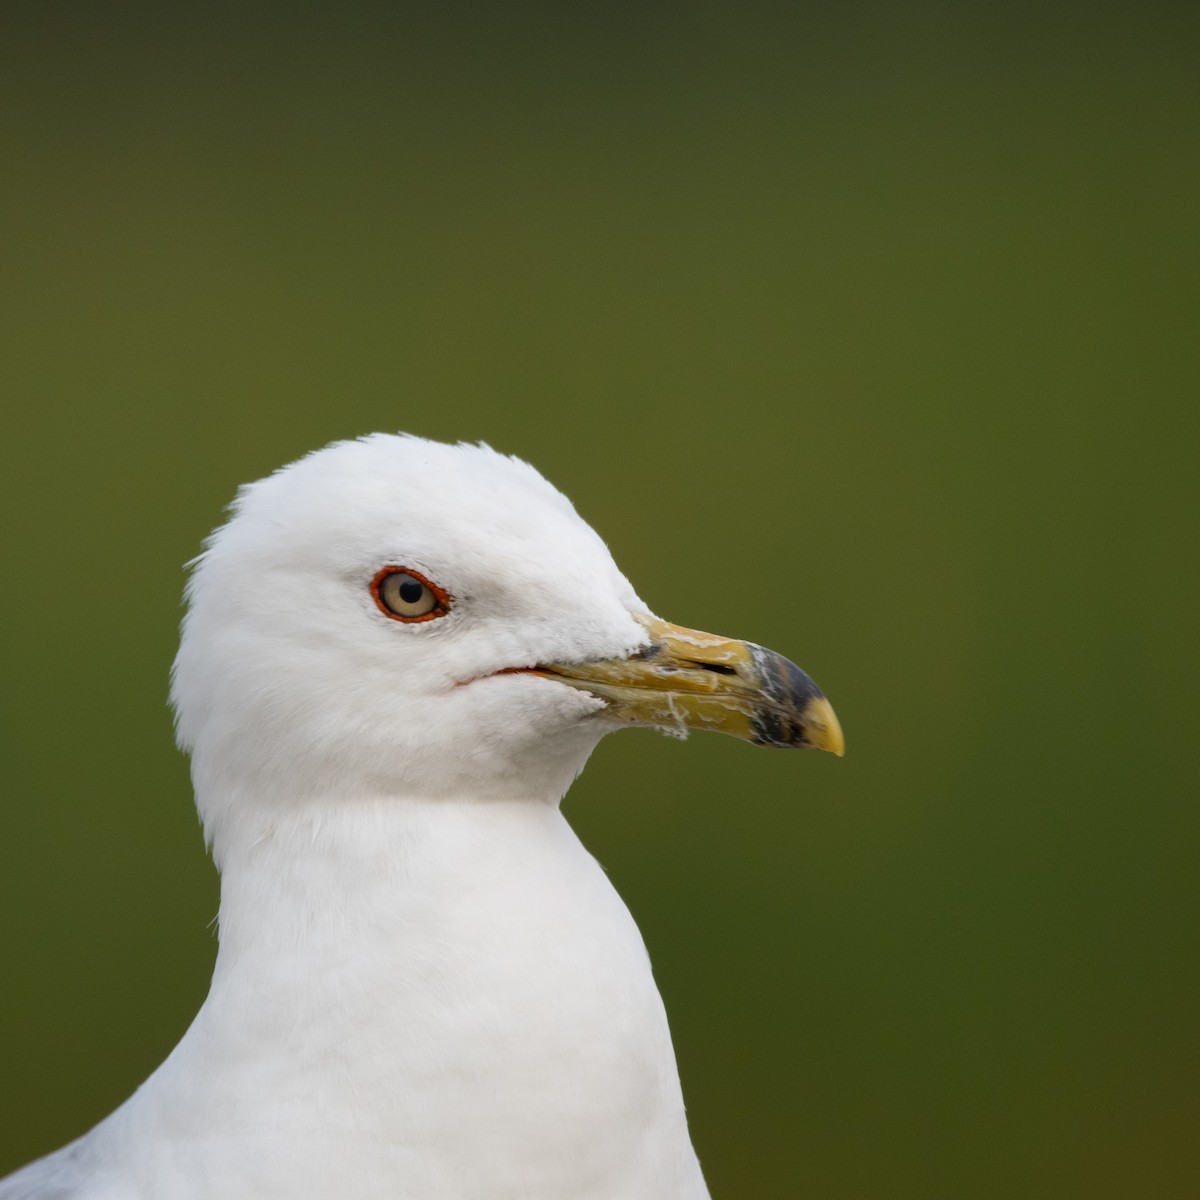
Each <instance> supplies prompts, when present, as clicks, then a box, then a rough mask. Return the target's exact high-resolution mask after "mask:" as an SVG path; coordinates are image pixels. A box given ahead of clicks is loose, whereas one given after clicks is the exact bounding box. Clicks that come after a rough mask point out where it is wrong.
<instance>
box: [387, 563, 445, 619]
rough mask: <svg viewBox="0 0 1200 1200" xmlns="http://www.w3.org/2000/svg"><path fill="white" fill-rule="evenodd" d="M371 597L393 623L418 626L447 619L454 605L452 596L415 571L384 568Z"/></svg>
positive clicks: (399, 567)
mask: <svg viewBox="0 0 1200 1200" xmlns="http://www.w3.org/2000/svg"><path fill="white" fill-rule="evenodd" d="M371 595H372V596H373V597H374V600H375V605H376V607H377V608H378V609H379V611H380V612H381V613H383V615H384V616H385V617H387V618H389V619H390V620H392V621H401V622H403V623H404V624H405V625H418V624H420V623H421V622H422V621H436V620H437V619H438V617H444V616H445V615H446V614H447V613H448V612H449V611H450V606H451V604H452V603H453V599H452V598H451V596H450V593H449V592H447V591H446V590H445V588H441V587H438V585H437V584H436V583H434V582H433V580H432V579H426V578H425V576H424V575H422V574H421V572H420V571H414V570H413V569H412V567H401V566H397V565H392V566H387V567H383V568H381V569H380V570H379V571H377V572H376V573H375V578H374V579H372V580H371Z"/></svg>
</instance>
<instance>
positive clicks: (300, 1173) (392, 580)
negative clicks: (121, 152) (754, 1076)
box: [0, 435, 842, 1200]
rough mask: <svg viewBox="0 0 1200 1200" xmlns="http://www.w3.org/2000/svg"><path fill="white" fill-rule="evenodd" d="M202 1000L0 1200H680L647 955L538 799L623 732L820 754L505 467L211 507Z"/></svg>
mask: <svg viewBox="0 0 1200 1200" xmlns="http://www.w3.org/2000/svg"><path fill="white" fill-rule="evenodd" d="M171 698H172V703H173V705H174V708H175V712H176V718H177V729H178V737H179V743H180V745H181V746H182V747H183V748H184V749H185V750H186V751H188V752H190V754H191V760H192V777H193V781H194V784H195V790H196V804H197V807H198V809H199V812H200V816H201V819H202V821H203V824H204V831H205V835H206V838H207V840H208V842H209V844H210V845H211V847H212V852H213V856H214V859H215V861H216V864H217V866H218V868H219V870H220V872H221V902H220V915H219V930H220V945H219V951H218V955H217V962H216V966H215V969H214V972H213V980H212V985H211V989H210V991H209V994H208V997H207V999H206V1000H205V1002H204V1004H203V1006H202V1007H201V1009H200V1011H199V1013H198V1014H197V1016H196V1018H195V1021H194V1022H193V1024H192V1025H191V1027H190V1028H189V1029H188V1031H187V1033H186V1034H185V1035H184V1037H183V1039H182V1040H181V1041H180V1043H179V1045H178V1046H176V1048H175V1049H174V1051H173V1052H172V1053H171V1054H170V1056H169V1057H168V1058H167V1060H166V1061H165V1062H164V1063H163V1064H162V1066H161V1067H159V1069H158V1070H157V1071H155V1072H154V1074H153V1075H151V1077H150V1078H149V1079H148V1080H147V1081H146V1083H145V1084H143V1085H142V1087H141V1088H140V1089H139V1090H138V1091H137V1092H136V1093H135V1094H134V1095H133V1096H132V1097H131V1098H130V1099H129V1100H128V1101H126V1103H125V1104H124V1105H122V1106H121V1107H120V1108H119V1109H117V1111H116V1112H115V1113H113V1114H112V1115H111V1116H109V1117H108V1118H107V1119H106V1120H104V1121H103V1122H101V1123H100V1124H99V1125H98V1126H96V1127H95V1128H94V1129H93V1130H91V1132H89V1133H87V1134H85V1135H84V1136H83V1137H81V1138H79V1139H78V1140H77V1141H75V1142H73V1143H72V1144H70V1145H69V1146H67V1147H65V1148H64V1149H62V1150H60V1151H58V1152H57V1153H55V1154H51V1155H49V1156H48V1157H46V1158H43V1159H41V1160H39V1161H37V1162H35V1163H33V1164H31V1165H30V1166H28V1167H26V1168H24V1169H23V1170H21V1171H18V1172H17V1173H16V1174H15V1175H11V1176H9V1177H8V1178H7V1179H6V1180H4V1181H2V1182H0V1200H34V1198H37V1200H218V1198H219V1200H234V1198H239V1200H240V1198H250V1197H253V1198H255V1200H317V1198H320V1200H376V1198H378V1200H383V1198H385V1197H386V1200H696V1198H701V1197H705V1196H707V1195H708V1193H707V1190H706V1188H705V1184H704V1180H703V1178H702V1175H701V1172H700V1167H699V1164H698V1162H697V1159H696V1155H695V1153H694V1151H693V1149H692V1145H691V1141H690V1139H689V1136H688V1131H687V1124H686V1120H685V1116H684V1108H683V1099H682V1096H681V1094H680V1087H679V1077H678V1072H677V1070H676V1066H675V1057H674V1053H673V1050H672V1048H671V1039H670V1034H669V1032H668V1029H667V1022H666V1017H665V1015H664V1012H663V1006H662V1002H661V1000H660V998H659V995H658V991H657V989H656V987H655V984H654V980H653V977H652V975H651V971H650V965H649V962H648V959H647V956H646V951H645V948H644V946H643V943H642V939H641V937H640V935H639V933H638V930H637V927H636V926H635V925H634V923H633V920H632V918H631V917H630V915H629V912H628V910H627V909H626V908H625V906H624V904H622V902H621V900H620V898H619V897H618V896H617V894H616V892H615V891H614V890H613V888H612V886H611V885H610V884H609V882H608V879H607V877H606V876H605V875H604V872H603V871H602V870H601V869H600V867H599V866H598V865H597V863H596V862H595V860H594V859H593V858H592V857H591V856H590V855H589V854H588V853H587V851H586V850H584V848H583V847H582V845H581V844H580V843H579V841H578V840H577V839H576V837H575V835H574V834H573V833H572V831H571V829H570V828H569V827H568V825H567V823H566V821H565V820H564V819H563V817H562V815H561V813H560V811H559V802H560V800H561V798H562V796H563V793H564V792H565V791H566V789H567V787H568V786H569V784H570V783H571V781H572V779H574V777H575V776H576V775H577V774H578V773H579V771H580V770H581V769H582V768H583V765H584V763H585V762H586V760H587V758H588V755H589V754H590V753H591V751H592V749H593V747H594V746H595V745H596V743H597V742H598V741H599V739H600V738H601V737H602V736H603V735H604V734H605V733H606V732H608V731H610V730H612V729H615V728H617V727H619V726H621V725H628V724H641V725H652V726H659V727H662V728H666V729H668V730H687V729H689V728H702V729H714V730H719V731H723V732H726V733H732V734H734V735H735V736H738V737H741V738H744V739H746V740H748V741H751V742H757V743H760V744H767V745H776V746H815V747H818V748H820V749H824V750H831V751H833V752H835V753H838V754H840V753H841V751H842V735H841V730H840V729H839V727H838V723H837V719H836V717H835V716H834V714H833V710H832V709H831V708H830V706H829V704H828V702H827V701H826V700H825V698H824V697H823V696H822V695H821V693H820V691H819V690H818V689H817V688H816V686H815V685H814V684H813V683H812V681H811V680H810V679H809V678H808V677H807V676H806V675H805V674H804V673H803V672H802V671H800V669H799V668H798V667H796V666H794V665H793V664H792V663H790V662H788V661H787V660H786V659H784V658H782V657H780V656H779V655H777V654H773V653H772V652H770V651H767V650H764V649H762V648H761V647H758V646H754V645H751V644H749V643H745V642H739V641H733V640H730V639H726V638H719V637H715V636H712V635H710V634H703V633H697V632H694V631H691V630H686V629H682V628H679V627H677V626H674V625H670V624H668V623H667V622H665V621H662V620H660V619H658V618H657V617H654V616H652V615H651V614H650V611H649V609H648V608H647V607H646V605H644V604H643V603H642V602H641V601H640V600H639V599H638V597H637V595H636V594H635V593H634V590H633V588H632V587H631V586H630V585H629V583H628V582H627V581H626V579H625V578H624V576H623V575H622V574H621V573H620V571H619V570H618V569H617V567H616V565H615V564H614V562H613V560H612V557H611V556H610V554H609V552H608V550H607V548H606V547H605V545H604V543H603V542H602V541H601V540H600V538H599V537H598V536H597V535H596V534H595V533H594V532H593V531H592V529H591V528H590V527H589V526H588V525H586V524H585V523H584V522H583V521H582V520H581V519H580V518H579V517H578V516H577V515H576V513H575V510H574V509H573V508H572V506H571V504H570V502H569V501H568V500H567V499H566V498H565V497H564V496H563V495H562V494H561V493H559V492H558V491H556V490H555V489H554V488H553V487H552V486H551V485H550V484H549V483H547V482H546V481H545V480H544V479H543V478H542V477H541V476H540V475H539V474H538V473H537V472H536V471H535V470H534V469H533V468H532V467H530V466H528V465H527V464H525V463H523V462H520V461H519V460H517V459H514V458H508V457H505V456H503V455H501V454H498V453H496V452H494V451H492V450H491V449H489V448H488V447H486V446H468V445H458V446H447V445H441V444H439V443H434V442H428V441H424V440H422V439H419V438H414V437H406V436H391V435H375V436H372V437H368V438H364V439H361V440H358V441H352V442H339V443H336V444H334V445H332V446H329V447H326V448H325V449H324V450H320V451H317V452H316V453H314V454H311V455H309V456H308V457H306V458H303V459H301V460H300V461H299V462H296V463H293V464H292V465H291V466H289V467H285V468H283V469H282V470H280V471H278V472H276V473H275V474H273V475H271V476H269V477H268V478H266V479H264V480H261V481H260V482H258V483H255V484H252V485H249V486H247V487H245V488H243V489H242V490H241V492H240V493H239V495H238V498H237V500H236V502H235V504H234V506H233V513H232V516H231V518H230V520H229V521H228V522H227V523H226V524H225V525H224V526H223V527H221V528H220V529H218V530H217V531H216V532H215V533H214V534H213V535H212V537H211V538H210V539H209V540H208V541H207V543H206V546H205V549H204V552H203V553H202V554H201V555H200V557H199V558H198V559H197V560H196V562H195V564H194V568H193V571H192V574H191V578H190V582H189V585H188V611H187V615H186V616H185V618H184V622H183V634H182V639H181V643H180V648H179V654H178V657H177V658H176V660H175V666H174V671H173V677H172V689H171Z"/></svg>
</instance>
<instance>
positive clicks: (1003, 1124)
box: [0, 2, 1200, 1200]
mask: <svg viewBox="0 0 1200 1200" xmlns="http://www.w3.org/2000/svg"><path fill="white" fill-rule="evenodd" d="M1198 13H1200V10H1198V9H1197V8H1196V7H1195V6H1191V5H1184V4H1179V5H1177V6H1172V5H1168V4H1162V3H1153V2H1151V3H1144V2H1143V3H1137V4H1134V3H1127V4H1103V3H1101V4H1094V3H1092V4H1087V5H1084V4H1075V5H1048V4H1044V3H1037V4H1034V3H1030V4H1028V5H1014V4H1008V5H1001V6H985V5H965V4H951V3H936V2H929V3H919V4H900V5H889V4H882V3H880V4H871V3H853V2H852V3H848V4H839V5H832V4H830V5H815V4H813V5H798V4H776V5H767V4H757V3H751V4H741V5H736V6H734V5H730V6H728V7H721V6H716V5H683V4H681V5H671V6H667V5H663V6H658V5H647V6H641V5H621V4H612V3H606V4H594V5H592V4H587V5H568V6H552V5H545V6H542V7H538V6H529V5H526V6H510V5H495V6H489V7H484V6H477V7H468V8H464V7H455V6H453V5H450V6H436V7H435V6H428V7H426V6H418V5H400V6H396V5H391V4H383V3H379V4H364V3H355V4H350V5H345V6H332V5H330V6H328V7H327V8H326V9H325V10H323V11H322V10H320V9H318V8H315V7H311V6H309V7H305V6H294V7H286V8H285V7H284V6H278V7H275V8H272V7H269V6H268V7H262V6H255V5H242V6H229V7H226V8H221V7H214V6H212V5H193V6H190V7H189V6H183V5H171V6H162V7H156V6H153V5H139V4H121V3H109V4H104V5H96V6H86V5H78V4H66V5H22V4H11V3H10V4H6V5H5V6H4V7H3V16H2V17H0V21H2V23H3V29H2V31H0V56H2V58H3V63H2V69H0V104H2V108H0V125H2V132H3V163H2V167H0V176H2V179H0V218H2V229H3V235H2V238H0V306H2V311H0V380H2V387H3V392H4V431H5V438H4V470H3V477H2V479H0V500H2V505H0V528H2V530H3V546H2V551H3V562H4V609H3V610H4V620H3V622H2V623H0V634H2V637H3V642H4V644H3V661H4V664H5V676H4V678H5V686H4V688H3V692H2V694H3V704H4V717H3V755H2V760H3V761H2V768H3V774H2V779H0V795H2V803H0V888H2V889H3V892H2V897H0V899H2V903H3V908H2V912H3V927H2V930H0V971H2V986H0V1080H2V1084H0V1169H3V1168H7V1167H10V1166H15V1165H16V1164H17V1163H19V1162H21V1161H23V1160H25V1159H27V1158H29V1157H32V1156H33V1155H35V1154H39V1153H42V1152H44V1151H47V1150H49V1149H51V1148H53V1147H55V1146H56V1145H58V1144H60V1143H62V1142H63V1141H65V1140H67V1139H69V1138H71V1137H73V1136H75V1135H77V1134H78V1133H81V1132H82V1131H83V1130H84V1129H86V1128H87V1127H89V1126H90V1125H91V1124H92V1123H93V1122H95V1121H96V1120H97V1119H99V1118H100V1117H102V1116H103V1115H104V1114H105V1113H107V1112H108V1111H109V1110H110V1109H112V1108H113V1107H114V1106H115V1105H116V1104H117V1103H119V1102H120V1101H121V1100H122V1099H123V1098H124V1097H125V1096H126V1095H127V1094H128V1093H129V1092H130V1091H131V1090H132V1089H133V1088H134V1087H135V1086H136V1085H137V1084H138V1083H139V1082H140V1081H141V1080H142V1079H143V1078H144V1077H145V1076H146V1075H147V1074H148V1073H149V1071H150V1070H152V1069H153V1067H154V1066H155V1065H156V1064H157V1063H158V1062H159V1061H160V1060H161V1058H162V1057H163V1056H164V1054H165V1053H166V1052H167V1051H168V1050H169V1048H170V1047H171V1046H172V1045H173V1044H174V1042H175V1041H176V1039H177V1038H178V1037H179V1036H180V1034H181V1033H182V1031H183V1030H184V1029H185V1027H186V1026H187V1023H188V1021H189V1019H190V1018H191V1016H192V1014H193V1013H194V1011H195V1009H196V1008H197V1006H198V1005H199V1003H200V1001H201V1000H202V998H203V996H204V993H205V989H206V984H207V980H208V974H209V971H210V968H211V963H212V959H213V955H214V952H215V941H214V933H213V930H212V928H211V927H210V922H211V920H212V918H213V915H214V913H215V911H216V898H217V887H216V877H215V873H214V872H213V869H212V867H211V864H210V863H209V862H208V861H207V859H206V857H205V855H204V852H203V848H202V844H201V837H200V833H199V830H198V827H197V824H196V820H195V816H194V812H193V810H192V803H191V795H190V788H189V783H188V777H187V766H186V763H185V761H184V760H183V758H182V757H181V756H180V755H179V754H178V753H177V752H176V751H175V750H174V748H173V745H172V739H171V726H170V719H169V716H168V713H167V711H166V708H165V704H164V700H165V692H166V680H167V670H168V667H169V664H170V661H171V657H172V654H173V652H174V646H175V640H176V630H177V622H178V618H179V615H180V610H179V595H180V591H181V587H182V583H183V572H182V564H183V563H184V562H185V561H186V560H187V559H188V558H190V557H191V556H192V555H193V554H195V553H196V552H197V550H198V547H199V544H200V539H201V538H202V537H203V535H204V534H205V533H206V532H207V531H208V530H209V529H210V528H211V527H212V526H213V525H214V524H216V523H217V522H218V521H219V520H220V517H221V510H222V506H223V505H224V504H225V503H227V502H228V500H229V499H230V498H231V496H232V493H233V490H234V487H235V485H237V484H238V483H240V482H242V481H245V480H249V479H253V478H257V477H259V476H261V475H262V474H264V473H266V472H267V471H269V470H271V469H272V468H274V467H276V466H278V465H280V464H282V463H284V462H287V461H289V460H290V459H292V458H295V457H297V456H298V455H300V454H302V453H303V452H305V451H307V450H310V449H312V448H315V447H317V446H320V445H322V444H324V443H325V442H328V441H330V440H332V439H334V438H338V437H345V436H352V435H356V434H360V433H364V432H368V431H371V430H375V429H382V430H396V429H404V430H409V431H412V432H416V433H420V434H423V435H426V436H430V437H436V438H440V439H448V440H455V439H469V440H475V439H484V440H486V441H488V442H489V443H491V444H493V445H495V446H496V447H497V448H500V449H503V450H505V451H510V452H514V453H517V454H520V455H521V456H523V457H525V458H528V459H529V460H530V461H532V462H533V463H535V464H536V465H537V466H538V467H539V468H540V469H541V470H542V471H544V472H545V473H546V474H547V475H548V476H549V477H550V478H551V479H552V480H553V481H554V482H556V483H557V484H558V485H559V486H560V487H562V488H563V489H564V490H565V491H566V492H567V494H568V495H570V496H571V497H572V498H573V499H574V500H575V502H576V504H577V506H578V507H579V510H580V512H581V513H582V514H583V515H584V517H585V518H587V519H588V520H589V521H590V522H591V523H592V524H594V525H595V526H596V528H597V529H598V530H599V531H600V532H601V534H602V535H603V536H604V537H605V538H606V539H607V540H608V542H609V544H610V546H611V547H612V549H613V552H614V554H615V556H616V558H617V560H618V562H619V563H620V564H621V565H622V567H623V569H624V570H625V571H626V573H627V574H628V575H629V576H630V577H631V579H633V581H634V582H635V585H636V586H637V587H638V588H639V590H640V591H641V593H642V595H643V596H644V597H645V599H646V600H647V601H648V602H649V603H650V604H651V605H652V606H653V607H654V608H655V609H656V610H657V611H659V612H660V613H662V614H663V615H665V616H667V617H669V618H670V619H672V620H675V621H678V622H681V623H684V624H689V625H693V626H697V627H700V628H707V629H712V630H715V631H717V632H722V633H728V634H733V635H739V636H744V637H748V638H751V639H753V640H755V641H759V642H762V643H764V644H766V645H769V646H773V647H775V648H776V649H779V650H781V651H783V652H784V653H786V654H788V655H789V656H790V657H793V658H795V659H796V660H797V661H799V662H800V663H801V664H802V665H803V666H805V667H806V668H807V669H808V670H809V671H810V672H811V673H812V674H813V676H814V677H815V678H816V679H817V680H818V682H820V683H821V684H822V685H823V686H824V688H825V689H826V691H827V692H828V693H829V695H830V697H831V698H832V700H833V701H834V703H835V705H836V707H837V710H838V712H839V715H840V716H841V718H842V721H843V724H844V726H845V728H846V733H847V739H848V746H849V751H848V755H847V757H846V758H845V759H844V760H843V761H840V762H839V761H837V760H835V759H833V758H832V757H829V756H825V755H820V756H818V755H792V754H784V753H776V752H769V751H765V750H755V749H752V748H750V747H748V746H746V745H744V744H740V743H737V742H735V741H733V740H731V739H725V738H715V737H707V736H700V735H698V736H695V737H693V738H692V739H691V740H690V741H689V742H688V743H687V744H680V743H677V742H675V741H671V740H667V739H664V738H661V737H658V736H656V735H654V734H652V733H650V732H646V731H639V732H633V733H623V734H621V735H619V736H616V737H613V738H610V739H608V740H607V741H606V742H605V743H604V744H603V745H602V746H601V747H600V749H599V750H598V752H597V753H596V755H595V757H594V759H593V761H592V764H591V766H590V767H589V770H588V771H587V773H586V774H585V775H584V777H583V778H582V780H581V781H580V782H579V784H578V785H577V786H576V788H575V789H574V790H573V791H572V793H571V795H570V796H569V798H568V800H567V805H566V809H567V813H568V815H569V818H570V819H571V821H572V822H573V823H574V825H575V827H576V828H577V829H578V830H579V832H580V834H581V836H582V837H583V839H584V841H585V842H586V843H587V845H588V846H589V847H590V848H591V849H592V850H593V851H594V852H595V853H596V855H597V856H598V857H599V859H600V861H601V862H602V863H604V865H605V866H606V868H607V869H608V870H609V872H610V873H611V876H612V878H613V880H614V882H615V883H616V885H617V887H618V889H619V890H620V892H621V894H622V895H623V896H624V898H625V899H626V901H627V902H628V903H629V905H630V907H631V909H632V910H633V912H634V914H635V915H636V916H637V918H638V921H639V923H640V925H641V928H642V930H643V933H644V934H645V937H646V940H647V942H648V944H649V947H650V950H651V954H652V956H653V959H654V962H655V965H656V973H657V977H658V980H659V983H660V985H661V988H662V990H663V993H664V995H665V998H666V1004H667V1009H668V1013H669V1014H670V1017H671V1020H672V1026H673V1029H674V1033H675V1039H676V1048H677V1051H678V1054H679V1058H680V1063H681V1070H682V1075H683V1081H684V1087H685V1093H686V1096H687V1099H688V1104H689V1111H690V1116H691V1124H692V1132H693V1136H694V1140H695V1142H696V1145H697V1147H698V1150H699V1153H700V1156H701V1160H702V1162H703V1164H704V1166H705V1170H706V1173H707V1176H708V1178H709V1182H710V1185H711V1187H712V1190H713V1193H714V1195H715V1196H717V1197H725V1198H731V1197H733V1198H736V1197H754V1198H756V1200H775V1198H778V1200H792V1198H794V1197H804V1196H814V1197H823V1198H828V1200H842V1198H846V1200H863V1198H879V1200H907V1198H909V1197H911V1198H913V1200H925V1198H932V1197H970V1198H976V1197H997V1198H1001V1197H1003V1198H1005V1200H1008V1198H1011V1197H1022V1198H1025V1197H1037V1198H1041V1197H1045V1198H1047V1200H1049V1198H1054V1200H1073V1198H1076V1197H1078V1198H1081V1200H1082V1198H1084V1197H1087V1198H1089V1200H1095V1198H1097V1197H1129V1198H1131V1200H1132V1198H1135V1197H1136V1198H1138V1200H1144V1198H1147V1197H1150V1198H1158V1197H1175V1196H1179V1197H1184V1196H1187V1197H1191V1196H1194V1195H1196V1194H1197V1188H1198V1186H1200V1184H1198V1183H1197V1180H1198V1179H1200V1140H1198V1138H1197V1133H1196V1129H1197V1118H1198V1117H1200V1111H1198V1110H1200V1103H1198V1096H1200V1088H1198V1077H1200V1071H1198V1068H1200V1062H1198V1058H1200V1055H1198V1048H1200V1047H1198V1043H1200V1032H1198V1028H1197V1025H1198V1016H1200V1008H1198V1002H1200V985H1198V981H1197V965H1196V952H1197V937H1196V933H1197V905H1196V901H1197V890H1198V889H1197V884H1196V878H1195V877H1196V856H1197V855H1196V851H1197V833H1198V832H1200V830H1198V828H1197V826H1198V825H1200V816H1198V813H1197V803H1196V801H1197V791H1198V789H1197V786H1196V783H1197V779H1196V770H1195V765H1194V762H1195V750H1194V747H1193V739H1194V735H1195V728H1196V713H1197V705H1196V702H1195V695H1196V675H1195V670H1196V661H1197V654H1196V651H1197V596H1198V594H1200V588H1198V587H1197V584H1198V582H1200V581H1198V579H1197V574H1198V569H1197V558H1198V556H1197V528H1196V517H1197V500H1198V499H1200V496H1198V492H1200V470H1198V465H1200V464H1198V463H1197V457H1198V456H1197V449H1198V446H1200V418H1198V415H1197V402H1198V400H1200V389H1198V387H1197V379H1198V372H1197V366H1198V359H1200V337H1198V329H1197V325H1198V323H1197V299H1198V282H1200V273H1198V272H1197V267H1198V265H1200V254H1198V249H1200V247H1198V244H1197V243H1198V240H1200V232H1198V231H1200V220H1198V217H1200V211H1198V196H1200V136H1198V133H1197V130H1198V129H1200V70H1198V69H1197V66H1196V63H1197V61H1198V58H1197V47H1198V46H1200V37H1198V35H1200V17H1198V16H1197V14H1198Z"/></svg>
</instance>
